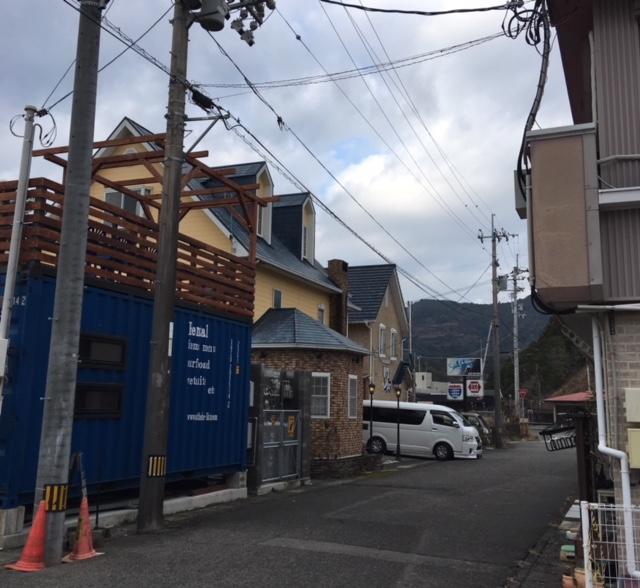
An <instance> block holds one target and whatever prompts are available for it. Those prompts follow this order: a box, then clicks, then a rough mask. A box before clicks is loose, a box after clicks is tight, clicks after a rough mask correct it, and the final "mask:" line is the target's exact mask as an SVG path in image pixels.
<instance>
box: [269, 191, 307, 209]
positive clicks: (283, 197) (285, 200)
mask: <svg viewBox="0 0 640 588" xmlns="http://www.w3.org/2000/svg"><path fill="white" fill-rule="evenodd" d="M277 196H278V198H280V200H279V201H278V202H274V203H273V207H274V208H281V207H283V206H302V205H303V204H304V202H305V200H307V198H309V192H302V193H300V194H278V195H277Z"/></svg>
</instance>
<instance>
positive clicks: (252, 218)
mask: <svg viewBox="0 0 640 588" xmlns="http://www.w3.org/2000/svg"><path fill="white" fill-rule="evenodd" d="M164 138H165V136H164V134H158V135H143V136H140V137H131V138H127V139H115V140H108V141H100V142H96V143H94V148H95V149H103V148H110V147H121V146H126V145H136V144H144V143H152V144H153V145H154V149H153V150H152V151H143V152H136V153H127V154H123V155H104V156H100V155H98V156H95V157H94V158H93V169H92V181H93V182H95V183H98V184H101V185H103V186H105V187H106V188H109V189H110V190H113V191H116V192H119V193H121V194H124V195H126V196H129V197H131V198H133V199H135V200H136V201H137V202H139V203H140V207H141V210H142V211H143V216H139V215H137V214H134V213H131V212H128V211H126V210H123V209H122V208H120V207H118V206H114V205H112V204H109V203H107V202H105V201H103V200H100V199H98V198H94V197H91V196H90V195H87V196H88V197H89V199H90V206H89V231H88V241H87V261H86V277H87V278H90V279H93V280H98V281H108V282H110V283H112V284H120V285H122V286H127V287H133V288H137V289H141V290H144V291H145V292H153V289H154V281H155V266H156V261H157V252H158V224H157V220H156V219H158V218H159V212H160V208H161V200H162V193H161V191H158V192H154V193H151V194H140V193H138V192H136V191H135V190H133V189H132V188H131V187H132V186H139V185H145V184H146V185H159V186H162V172H161V171H160V170H158V169H157V167H156V164H158V163H161V162H162V161H163V160H164V157H165V154H164ZM67 152H68V147H52V148H48V149H41V150H37V151H34V152H33V155H34V156H36V157H39V156H41V157H43V158H44V159H46V160H47V161H50V162H52V163H55V164H57V165H59V166H61V167H62V168H63V177H64V175H65V172H66V166H67V160H66V159H65V158H64V157H62V156H63V155H64V154H65V153H67ZM207 155H208V152H207V151H199V152H193V153H187V154H185V164H187V165H185V166H184V167H185V173H184V174H183V177H182V183H181V186H182V191H181V193H180V218H181V219H182V218H184V217H185V216H186V215H187V214H188V213H189V212H190V211H192V210H198V209H214V208H225V209H226V210H227V211H228V212H229V214H230V215H231V216H232V217H233V218H234V219H236V220H237V221H238V223H239V224H240V226H241V227H243V228H244V229H245V230H246V231H247V235H248V237H249V243H248V245H249V246H248V257H240V256H237V255H234V254H231V253H228V252H226V251H223V250H221V249H218V248H216V247H213V246H211V245H208V244H206V243H203V242H202V241H199V240H197V239H193V238H191V237H188V236H186V235H183V234H180V235H179V241H178V259H177V266H178V267H177V280H176V296H177V299H178V300H183V301H185V302H189V303H193V304H197V305H201V306H205V307H208V308H210V309H211V310H213V311H218V312H224V313H229V314H231V315H236V316H240V317H243V318H249V319H250V318H252V317H253V304H254V289H255V264H256V242H257V234H256V227H257V213H258V207H259V206H265V205H266V204H267V203H268V202H271V201H273V200H275V199H273V198H260V197H259V196H258V195H257V193H256V191H257V190H258V188H259V185H258V184H249V185H240V184H238V183H237V182H234V181H233V179H231V177H230V176H232V175H233V174H234V173H235V169H234V168H224V169H213V168H211V167H209V166H208V165H206V164H205V163H204V162H202V161H201V158H203V157H206V156H207ZM132 166H141V167H143V168H144V169H145V170H146V174H145V175H142V176H140V177H134V178H128V179H123V180H113V179H109V178H108V177H106V176H105V171H106V170H109V169H114V168H127V167H132ZM130 175H131V174H130ZM195 180H213V182H214V183H215V186H213V187H208V188H200V187H195V188H194V187H193V181H195ZM16 188H17V182H15V181H12V182H0V265H2V264H6V263H7V259H8V252H9V242H10V235H11V224H12V221H13V212H14V205H15V191H16ZM63 213H64V180H63V183H62V184H60V183H58V182H54V181H52V180H49V179H46V178H37V179H32V180H31V181H30V182H29V192H28V198H27V207H26V211H25V226H24V230H23V237H22V243H21V254H20V263H21V265H22V266H25V265H33V264H37V265H40V266H44V267H45V268H49V269H55V267H56V266H57V256H58V251H59V244H60V233H61V229H62V215H63Z"/></svg>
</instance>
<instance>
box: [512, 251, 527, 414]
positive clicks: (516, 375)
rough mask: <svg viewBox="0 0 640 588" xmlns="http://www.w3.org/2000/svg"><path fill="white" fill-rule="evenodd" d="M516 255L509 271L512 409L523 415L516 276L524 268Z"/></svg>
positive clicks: (519, 289)
mask: <svg viewBox="0 0 640 588" xmlns="http://www.w3.org/2000/svg"><path fill="white" fill-rule="evenodd" d="M518 257H519V256H518V255H516V265H515V267H514V268H513V271H512V272H511V278H512V280H513V302H512V311H513V410H514V415H515V416H519V417H521V418H522V417H524V416H525V415H524V400H522V399H521V398H520V340H519V335H518V319H519V318H520V308H519V307H518V292H521V291H522V288H518V277H519V276H520V274H522V273H523V272H524V271H526V270H522V269H520V267H519V264H518Z"/></svg>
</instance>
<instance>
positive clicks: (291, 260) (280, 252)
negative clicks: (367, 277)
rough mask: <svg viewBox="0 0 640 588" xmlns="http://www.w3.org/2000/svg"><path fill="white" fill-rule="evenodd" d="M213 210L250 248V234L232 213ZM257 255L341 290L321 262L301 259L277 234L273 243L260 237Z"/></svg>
mask: <svg viewBox="0 0 640 588" xmlns="http://www.w3.org/2000/svg"><path fill="white" fill-rule="evenodd" d="M211 212H212V213H213V214H214V215H215V216H216V218H217V219H218V220H219V221H220V222H221V223H222V224H223V225H224V226H225V227H226V229H227V230H228V231H229V232H230V233H231V234H232V235H233V236H234V237H235V238H236V239H237V240H238V242H239V243H240V244H241V245H242V246H243V247H244V248H245V249H247V250H248V249H249V235H248V233H247V231H246V229H245V228H244V227H242V226H240V225H239V224H238V222H237V221H235V220H234V218H233V217H232V216H231V214H230V213H229V212H228V211H225V210H224V209H222V208H214V209H213V210H212V211H211ZM256 255H257V257H258V261H261V262H263V263H266V264H268V265H271V266H273V267H275V268H277V269H281V270H284V271H287V272H291V273H293V274H295V275H297V276H299V277H301V278H304V279H305V280H309V281H310V282H314V283H315V284H318V285H319V286H322V287H323V288H327V289H329V290H331V291H332V292H340V288H338V287H337V286H336V285H335V284H334V283H333V282H332V281H331V280H330V279H329V276H328V275H327V273H326V271H325V270H324V268H323V267H322V266H321V265H320V264H319V263H317V262H316V263H314V264H313V265H311V264H310V263H309V262H308V261H305V260H303V259H300V258H299V257H298V256H297V255H294V254H293V253H292V252H291V251H290V250H289V249H288V248H287V247H286V246H285V245H284V243H282V242H281V241H280V239H278V237H276V236H275V235H272V236H271V244H269V243H267V242H266V241H265V240H264V239H258V242H257V245H256Z"/></svg>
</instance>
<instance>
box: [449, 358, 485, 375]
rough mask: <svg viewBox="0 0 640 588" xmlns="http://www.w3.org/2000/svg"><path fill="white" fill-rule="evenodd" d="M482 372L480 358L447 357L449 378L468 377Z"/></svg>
mask: <svg viewBox="0 0 640 588" xmlns="http://www.w3.org/2000/svg"><path fill="white" fill-rule="evenodd" d="M481 371H482V369H481V365H480V358H479V357H447V376H468V375H469V374H479V373H480V372H481Z"/></svg>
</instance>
